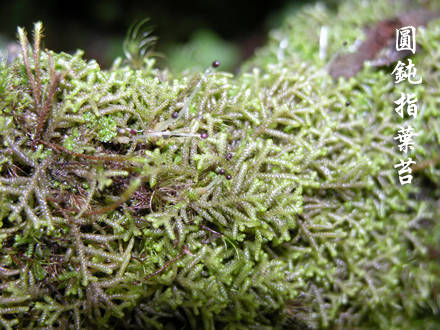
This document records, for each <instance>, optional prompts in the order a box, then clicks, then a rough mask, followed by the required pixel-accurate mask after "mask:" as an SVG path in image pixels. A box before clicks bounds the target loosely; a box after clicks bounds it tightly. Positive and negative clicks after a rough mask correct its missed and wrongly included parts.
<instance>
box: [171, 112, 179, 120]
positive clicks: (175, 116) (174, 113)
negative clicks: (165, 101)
mask: <svg viewBox="0 0 440 330" xmlns="http://www.w3.org/2000/svg"><path fill="white" fill-rule="evenodd" d="M171 117H173V119H177V117H179V113H178V112H177V111H174V112H173V113H172V115H171Z"/></svg>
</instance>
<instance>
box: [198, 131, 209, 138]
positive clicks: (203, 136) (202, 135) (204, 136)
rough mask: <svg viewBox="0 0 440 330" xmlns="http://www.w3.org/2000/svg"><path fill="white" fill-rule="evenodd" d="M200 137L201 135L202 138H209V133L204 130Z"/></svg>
mask: <svg viewBox="0 0 440 330" xmlns="http://www.w3.org/2000/svg"><path fill="white" fill-rule="evenodd" d="M200 137H201V138H202V139H206V138H208V133H206V132H203V133H202V134H200Z"/></svg>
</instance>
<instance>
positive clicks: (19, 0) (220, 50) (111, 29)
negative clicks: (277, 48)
mask: <svg viewBox="0 0 440 330" xmlns="http://www.w3.org/2000/svg"><path fill="white" fill-rule="evenodd" d="M313 2H315V1H313V0H297V1H294V0H291V1H283V0H272V1H267V2H265V3H263V4H259V3H256V2H252V1H240V0H215V1H214V0H192V1H182V2H174V1H169V0H162V1H134V0H91V1H90V0H89V1H83V0H77V1H65V2H64V1H55V0H53V1H32V0H13V1H2V5H1V10H0V48H4V47H5V45H7V44H8V43H10V42H11V41H15V39H16V29H17V26H22V27H25V28H26V30H27V31H28V33H29V32H30V31H31V30H32V26H33V23H34V22H36V21H38V20H40V21H42V22H43V25H44V31H45V35H46V38H45V39H44V40H43V44H44V47H46V48H48V49H51V50H54V51H57V52H59V51H65V52H73V51H75V50H76V49H77V48H80V49H83V50H84V51H85V57H86V58H88V59H92V58H94V59H96V60H97V61H98V62H99V63H100V65H101V66H102V67H103V68H106V67H109V66H110V65H111V63H112V62H113V60H114V59H115V58H116V57H118V56H123V48H122V45H123V40H124V38H125V36H126V34H127V31H128V29H129V28H130V26H131V25H132V24H134V23H135V22H138V21H140V20H142V19H144V18H146V17H149V18H150V21H149V23H148V24H149V26H150V28H151V29H152V30H153V32H152V33H153V35H154V36H156V37H158V40H157V42H156V46H155V51H156V52H158V53H161V54H162V55H163V56H161V57H158V62H159V65H160V66H167V67H169V68H170V69H171V71H174V72H180V71H181V70H184V69H188V68H189V70H192V71H200V70H203V69H204V68H206V67H207V66H208V65H210V63H211V62H212V61H213V60H214V59H218V60H220V61H221V64H222V67H221V68H222V70H225V71H235V70H236V68H237V67H238V66H239V64H240V63H241V62H242V61H243V60H245V59H247V58H248V57H250V56H251V55H252V54H253V52H254V50H255V49H256V48H258V47H259V46H262V45H263V44H264V43H265V40H266V39H265V38H266V36H267V32H268V30H270V29H271V28H274V27H277V26H279V25H280V24H281V22H282V20H283V17H284V16H286V15H290V14H292V13H293V12H294V11H296V10H298V9H299V8H301V7H302V6H304V5H306V4H310V3H313ZM324 2H326V4H327V5H328V6H330V7H335V6H336V4H337V0H328V1H324ZM65 6H67V9H66V7H65Z"/></svg>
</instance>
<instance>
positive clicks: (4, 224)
mask: <svg viewBox="0 0 440 330" xmlns="http://www.w3.org/2000/svg"><path fill="white" fill-rule="evenodd" d="M402 10H405V8H403V7H399V6H398V5H396V6H393V7H392V6H390V5H389V4H386V3H382V2H379V1H367V2H362V3H361V4H359V3H357V4H354V3H351V2H347V3H345V4H343V5H341V6H340V8H339V11H338V12H337V13H333V12H330V11H328V10H326V9H325V8H324V7H322V6H319V5H317V6H314V7H310V8H306V9H304V10H303V11H301V12H300V13H299V14H297V15H295V16H293V17H291V18H290V19H289V20H288V21H287V22H286V25H285V26H284V27H282V28H281V29H280V30H277V31H273V33H272V34H271V41H270V42H269V43H268V45H267V46H266V47H265V48H263V49H261V50H260V51H259V52H258V53H257V54H256V56H255V58H254V59H252V60H251V61H249V62H248V63H246V64H245V65H244V66H243V70H242V73H240V74H238V75H236V76H233V75H232V74H229V73H226V72H222V71H221V66H220V67H218V68H209V69H207V70H206V71H205V72H203V73H201V74H188V75H180V76H173V75H171V74H170V73H169V72H168V71H167V70H159V69H157V68H155V61H154V59H153V58H150V57H148V56H147V57H145V58H143V59H142V62H141V64H140V68H139V62H136V68H135V67H134V65H133V62H124V61H122V60H117V61H116V62H115V64H114V65H113V67H112V68H111V69H109V70H106V71H103V70H101V69H100V68H99V66H98V65H97V63H96V62H94V61H89V62H86V61H84V60H83V59H82V53H81V51H78V52H77V53H75V54H74V55H68V54H65V53H53V52H51V51H48V50H40V49H39V47H40V46H39V45H40V41H39V39H40V38H41V33H40V32H41V25H40V24H39V23H37V24H36V25H35V30H34V35H33V38H32V39H33V42H32V46H31V45H30V44H29V42H28V41H27V37H26V35H25V31H23V30H21V29H20V30H19V37H20V38H19V40H20V43H21V47H22V55H21V56H20V57H19V58H18V59H17V60H16V61H15V62H13V63H11V64H8V65H7V64H6V63H3V62H2V64H1V66H2V67H1V70H0V97H1V98H0V109H1V116H0V142H1V143H0V151H1V153H0V157H1V158H0V164H1V165H0V174H1V175H0V219H1V228H0V240H1V244H2V245H1V253H0V265H1V268H0V279H1V283H0V285H1V289H2V293H1V296H0V315H1V316H0V323H1V324H2V325H3V327H5V328H13V327H18V328H26V327H28V328H35V327H41V326H43V327H61V328H78V329H79V328H127V329H128V328H147V329H148V328H172V327H177V328H182V327H183V326H185V327H186V328H206V329H214V328H218V329H223V328H224V329H235V328H243V329H248V328H258V329H262V328H268V329H269V328H282V327H286V328H306V329H307V328H384V329H390V328H400V329H402V328H409V329H414V328H417V327H419V328H425V329H426V328H429V327H431V328H433V329H434V328H436V327H438V307H439V298H440V296H439V295H440V291H439V287H440V282H439V278H440V277H439V270H440V268H439V263H438V255H439V246H438V238H439V235H440V227H439V221H438V213H439V204H438V197H439V189H438V182H439V173H440V172H439V166H438V157H439V141H440V134H439V133H440V131H439V127H440V125H439V116H440V113H439V110H438V109H439V102H440V98H439V89H438V84H439V80H438V71H437V70H438V63H439V60H440V49H439V47H440V24H439V21H438V20H437V21H432V22H431V23H430V24H429V25H428V26H427V27H426V28H419V29H418V33H417V38H418V39H417V40H418V42H419V43H420V45H421V50H420V51H418V52H417V54H416V55H415V56H413V57H411V58H412V59H413V60H414V62H415V64H416V66H417V69H418V70H419V71H418V72H419V73H420V75H421V76H422V77H423V83H422V84H421V85H417V86H412V85H409V84H405V83H402V84H394V83H393V79H392V76H391V75H390V73H391V70H392V69H391V68H386V67H385V68H384V67H382V68H373V67H371V66H369V65H368V64H367V65H366V66H365V67H364V69H363V70H362V72H360V73H359V74H358V75H356V76H355V77H352V78H350V79H342V78H341V79H340V80H338V81H337V82H334V81H333V80H332V78H331V77H330V76H329V75H328V73H327V64H328V61H329V60H330V59H331V57H332V56H334V55H335V54H337V53H338V52H339V51H341V47H340V45H342V43H343V42H344V41H346V42H348V43H349V44H350V43H352V42H354V41H355V39H356V38H358V37H361V36H362V32H361V31H362V26H364V25H365V24H368V23H371V22H373V21H377V20H380V19H383V18H386V17H391V16H395V15H397V14H399V12H401V11H402ZM353 12H356V13H357V14H358V15H354V16H353V15H349V13H353ZM322 26H328V27H329V34H328V38H329V42H328V47H327V48H326V54H325V56H324V58H323V57H322V56H321V57H320V55H319V53H320V49H319V37H320V36H319V31H320V29H319V28H320V27H322ZM49 37H50V36H49ZM135 51H136V50H134V52H135ZM134 55H135V54H134ZM408 91H411V92H412V93H416V95H417V97H418V99H419V101H420V107H419V109H420V111H419V114H418V116H417V118H415V119H412V120H411V121H410V122H409V124H411V125H412V126H413V127H414V129H415V131H417V132H418V133H419V136H418V137H417V144H416V148H415V150H414V151H413V153H412V157H413V158H414V159H416V160H417V162H418V164H419V165H422V164H424V165H423V166H419V168H418V169H417V171H415V172H414V181H413V183H412V184H411V185H406V186H401V185H400V184H399V182H398V177H397V172H396V169H394V164H397V163H399V162H400V159H401V158H403V155H402V154H401V153H400V152H399V151H398V150H397V148H396V143H395V141H393V136H394V135H395V133H396V131H397V130H398V128H399V127H400V126H402V125H403V124H404V122H403V121H401V120H400V118H399V117H398V116H397V115H396V113H395V112H394V107H393V101H395V100H396V99H397V98H398V97H399V96H400V93H401V92H408Z"/></svg>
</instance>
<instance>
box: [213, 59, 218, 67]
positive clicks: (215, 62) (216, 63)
mask: <svg viewBox="0 0 440 330" xmlns="http://www.w3.org/2000/svg"><path fill="white" fill-rule="evenodd" d="M219 65H220V62H219V61H217V60H215V61H214V62H212V67H213V68H218V67H219Z"/></svg>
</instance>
